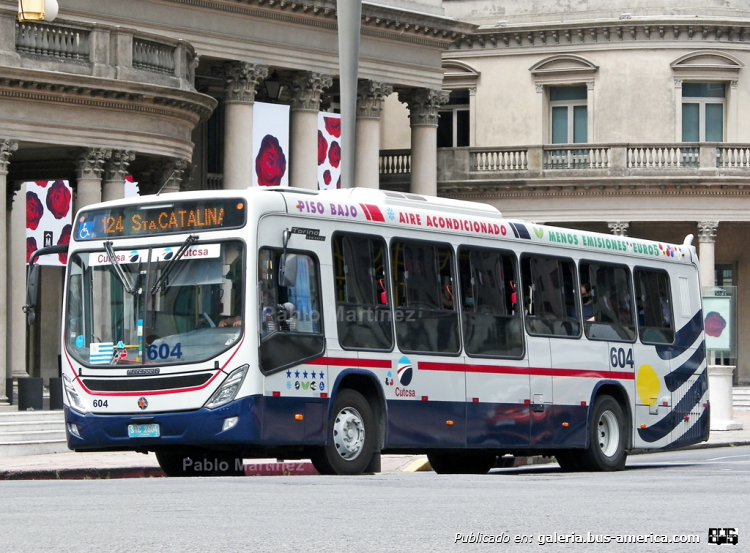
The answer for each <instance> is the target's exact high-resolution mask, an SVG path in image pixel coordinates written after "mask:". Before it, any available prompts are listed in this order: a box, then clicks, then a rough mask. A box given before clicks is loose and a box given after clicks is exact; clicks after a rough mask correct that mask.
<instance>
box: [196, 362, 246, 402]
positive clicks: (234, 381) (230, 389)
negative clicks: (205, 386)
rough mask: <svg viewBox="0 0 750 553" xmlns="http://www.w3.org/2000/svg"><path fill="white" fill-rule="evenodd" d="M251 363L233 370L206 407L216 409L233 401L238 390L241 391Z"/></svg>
mask: <svg viewBox="0 0 750 553" xmlns="http://www.w3.org/2000/svg"><path fill="white" fill-rule="evenodd" d="M249 368H250V365H243V366H241V367H240V368H239V369H235V370H233V371H232V372H231V373H230V375H229V376H228V377H227V379H226V380H225V381H224V383H223V384H222V385H221V387H220V388H219V389H218V390H216V391H215V392H214V395H212V396H211V398H210V399H209V400H208V401H207V402H206V404H205V405H204V407H206V408H208V409H216V408H217V407H221V406H222V405H226V404H227V403H229V402H230V401H232V400H233V399H234V398H235V396H236V395H237V392H239V391H240V386H242V381H243V380H245V375H246V374H247V370H248V369H249Z"/></svg>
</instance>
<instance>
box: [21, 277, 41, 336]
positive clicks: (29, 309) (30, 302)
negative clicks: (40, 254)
mask: <svg viewBox="0 0 750 553" xmlns="http://www.w3.org/2000/svg"><path fill="white" fill-rule="evenodd" d="M38 290H39V265H32V266H31V268H30V269H29V279H28V282H27V284H26V305H24V306H23V311H24V313H26V322H27V323H28V324H29V325H33V324H34V321H36V314H35V313H34V308H35V307H36V299H37V295H38Z"/></svg>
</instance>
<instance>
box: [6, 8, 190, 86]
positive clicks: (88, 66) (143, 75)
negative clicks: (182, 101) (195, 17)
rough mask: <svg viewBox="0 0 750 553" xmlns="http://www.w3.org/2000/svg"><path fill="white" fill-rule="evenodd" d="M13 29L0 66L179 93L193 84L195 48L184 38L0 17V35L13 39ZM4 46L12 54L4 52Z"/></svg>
mask: <svg viewBox="0 0 750 553" xmlns="http://www.w3.org/2000/svg"><path fill="white" fill-rule="evenodd" d="M14 27H15V40H12V39H11V41H7V42H4V41H0V66H10V67H14V66H16V67H27V68H29V67H33V68H36V69H43V70H46V71H53V72H57V73H74V74H77V75H90V76H93V77H104V78H107V79H116V80H122V81H135V82H140V83H147V84H156V85H160V86H168V87H173V88H181V89H191V88H192V87H193V85H194V82H195V60H196V55H195V50H194V48H193V47H192V46H191V45H190V44H189V43H187V42H185V41H183V40H178V39H173V38H169V37H165V36H160V35H154V34H150V33H147V32H143V31H140V30H137V29H128V28H125V27H114V26H109V25H104V24H98V23H97V24H93V23H87V22H82V21H65V20H61V19H58V20H56V21H55V22H54V23H46V22H44V23H37V22H28V23H20V22H18V21H15V18H13V17H12V15H11V14H10V13H5V12H3V13H0V36H5V35H7V36H12V32H13V31H12V29H13V28H14ZM4 47H9V48H14V51H13V52H12V53H10V52H4V51H3V48H4ZM71 62H73V63H71Z"/></svg>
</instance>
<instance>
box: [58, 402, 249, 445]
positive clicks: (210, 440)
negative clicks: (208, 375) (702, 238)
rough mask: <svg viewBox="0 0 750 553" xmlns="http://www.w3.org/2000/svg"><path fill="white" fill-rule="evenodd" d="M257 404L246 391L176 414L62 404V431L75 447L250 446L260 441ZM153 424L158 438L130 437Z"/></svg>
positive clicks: (151, 428)
mask: <svg viewBox="0 0 750 553" xmlns="http://www.w3.org/2000/svg"><path fill="white" fill-rule="evenodd" d="M263 403H264V398H263V397H262V396H250V397H245V398H242V399H238V400H236V401H233V402H231V403H229V404H227V405H225V406H223V407H220V408H218V409H206V408H201V409H198V410H195V411H188V412H185V411H183V412H177V413H148V412H147V411H144V412H142V413H130V414H117V415H105V414H101V413H96V414H94V413H87V414H85V415H84V414H81V413H78V412H77V411H74V410H73V409H70V408H69V407H68V406H67V405H66V406H65V423H66V424H65V433H66V436H67V441H68V447H69V448H70V449H73V450H76V451H106V450H112V451H117V450H119V451H122V450H129V451H135V450H139V451H141V450H157V449H161V448H167V447H169V448H171V447H175V446H177V447H179V446H186V447H206V448H211V447H219V448H222V447H226V448H233V447H237V446H240V447H241V446H252V445H256V444H260V443H261V423H262V416H261V413H262V407H263ZM234 419H236V422H234ZM232 423H234V424H233V425H232ZM152 425H157V426H152ZM132 426H138V427H139V428H132ZM227 426H231V427H229V428H226V427H227ZM129 427H131V428H130V430H129ZM157 428H158V434H159V435H158V437H131V433H135V431H138V430H147V431H148V432H147V434H154V433H155V429H157Z"/></svg>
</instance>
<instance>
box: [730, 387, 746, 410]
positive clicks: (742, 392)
mask: <svg viewBox="0 0 750 553" xmlns="http://www.w3.org/2000/svg"><path fill="white" fill-rule="evenodd" d="M732 408H733V409H734V410H735V411H750V386H735V387H734V388H732Z"/></svg>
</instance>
